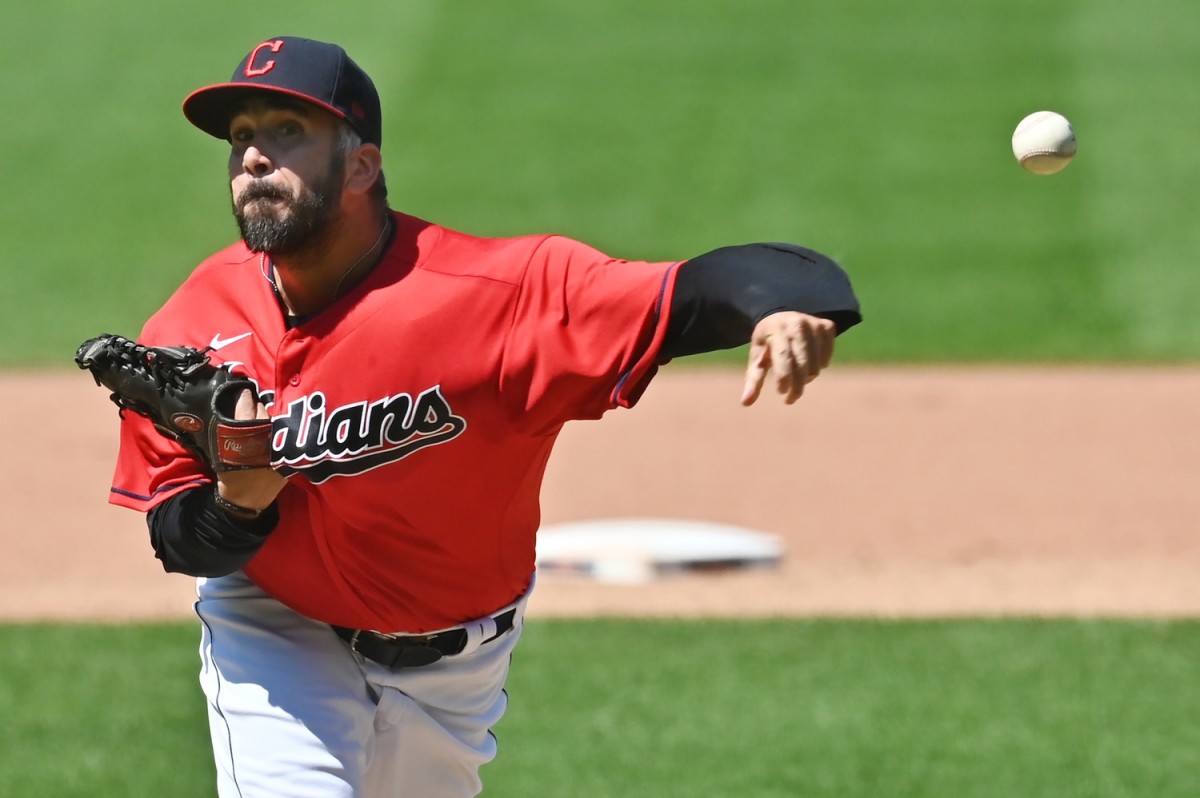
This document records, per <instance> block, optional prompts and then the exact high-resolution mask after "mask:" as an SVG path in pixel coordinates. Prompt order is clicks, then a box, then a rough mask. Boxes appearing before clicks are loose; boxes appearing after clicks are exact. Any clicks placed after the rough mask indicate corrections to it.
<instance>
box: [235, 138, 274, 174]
mask: <svg viewBox="0 0 1200 798" xmlns="http://www.w3.org/2000/svg"><path fill="white" fill-rule="evenodd" d="M242 170H243V171H244V172H245V173H246V174H248V175H250V176H251V177H263V176H265V175H268V174H270V173H271V170H272V166H271V159H270V158H268V157H267V155H266V153H264V152H263V151H262V150H260V149H259V148H258V147H256V146H254V145H253V144H251V145H250V146H248V147H246V149H245V151H244V152H242Z"/></svg>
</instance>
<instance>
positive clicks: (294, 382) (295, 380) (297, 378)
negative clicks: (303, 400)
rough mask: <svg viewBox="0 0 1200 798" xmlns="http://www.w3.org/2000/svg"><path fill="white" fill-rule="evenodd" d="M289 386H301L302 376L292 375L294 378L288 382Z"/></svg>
mask: <svg viewBox="0 0 1200 798" xmlns="http://www.w3.org/2000/svg"><path fill="white" fill-rule="evenodd" d="M288 384H289V385H293V386H294V385H299V384H300V375H299V374H293V375H292V378H291V379H290V380H288Z"/></svg>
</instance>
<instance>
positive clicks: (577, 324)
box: [502, 236, 678, 429]
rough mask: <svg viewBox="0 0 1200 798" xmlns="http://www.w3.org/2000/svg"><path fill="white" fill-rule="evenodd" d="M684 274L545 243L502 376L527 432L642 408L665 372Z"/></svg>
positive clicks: (525, 287)
mask: <svg viewBox="0 0 1200 798" xmlns="http://www.w3.org/2000/svg"><path fill="white" fill-rule="evenodd" d="M677 266H678V263H677V262H676V263H667V262H660V263H651V262H643V261H626V260H619V259H616V258H612V257H609V256H608V255H605V254H603V253H601V252H599V251H597V250H595V249H593V248H592V247H589V246H587V245H585V244H581V243H579V242H577V241H573V240H571V239H568V238H563V237H559V236H550V237H547V238H545V239H543V240H542V242H541V243H540V244H539V245H538V246H537V248H536V249H535V250H534V252H533V254H532V256H531V257H530V260H529V263H528V266H527V268H526V270H525V272H524V275H523V278H522V281H521V285H520V293H519V296H518V299H517V304H516V308H515V314H514V318H513V320H512V325H511V327H510V328H509V331H508V336H507V339H506V341H505V350H504V362H503V368H502V381H503V384H502V388H503V389H504V391H505V393H506V394H508V395H509V396H516V397H520V399H521V406H520V407H517V408H514V409H515V410H516V411H517V412H518V413H520V415H521V418H522V421H523V422H524V423H529V424H532V425H533V426H535V427H540V428H545V429H552V428H554V427H555V426H558V425H561V424H562V423H565V422H566V421H569V420H572V419H594V418H599V417H600V416H601V415H602V414H603V413H604V412H605V411H607V410H609V409H612V408H614V407H631V406H632V405H634V404H635V403H636V402H637V400H638V399H639V398H640V397H641V395H642V392H643V391H644V390H645V388H646V386H647V384H648V383H649V381H650V378H651V377H653V376H654V374H655V372H656V371H657V368H658V363H657V354H658V351H659V348H660V346H661V344H662V340H663V337H664V335H665V333H666V328H667V316H668V313H667V310H668V308H669V307H670V302H671V291H672V289H673V287H674V278H675V272H676V267H677Z"/></svg>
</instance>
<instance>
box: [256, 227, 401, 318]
mask: <svg viewBox="0 0 1200 798" xmlns="http://www.w3.org/2000/svg"><path fill="white" fill-rule="evenodd" d="M391 229H392V219H391V217H390V216H389V217H385V218H384V220H383V229H382V230H380V231H379V238H377V239H375V243H374V244H372V245H371V246H370V248H369V249H367V251H366V252H364V253H363V254H361V255H359V256H358V260H356V261H354V263H351V264H350V268H348V269H346V271H345V272H343V273H342V279H340V280H338V284H337V287H336V288H334V289H333V296H334V298H335V299H336V298H338V297H340V296H341V295H342V283H344V282H346V278H347V277H349V276H350V272H352V271H354V270H355V269H356V268H358V265H359V264H360V263H362V262H363V260H364V259H366V257H367V256H368V255H370V254H371V253H372V252H374V251H375V248H376V247H377V246H379V242H381V241H383V237H384V236H386V235H387V234H388V231H389V230H391ZM269 262H270V261H269V259H268V258H267V253H265V252H263V253H260V254H259V257H258V270H259V271H260V272H262V276H263V277H264V278H265V279H266V281H267V282H268V283H270V284H271V288H273V289H274V290H275V293H279V286H278V285H276V283H275V264H274V263H271V264H270V267H269V268H268V266H267V264H268V263H269Z"/></svg>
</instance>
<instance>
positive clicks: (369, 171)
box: [346, 144, 383, 194]
mask: <svg viewBox="0 0 1200 798" xmlns="http://www.w3.org/2000/svg"><path fill="white" fill-rule="evenodd" d="M381 169H383V155H382V154H381V153H380V152H379V147H377V146H375V145H374V144H363V145H361V146H359V147H357V148H356V149H355V150H354V151H352V152H351V153H349V154H348V155H347V156H346V189H347V190H348V191H353V192H356V193H360V194H365V193H366V192H368V191H370V190H371V187H372V186H374V185H375V181H376V179H377V178H378V177H379V172H380V170H381Z"/></svg>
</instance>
